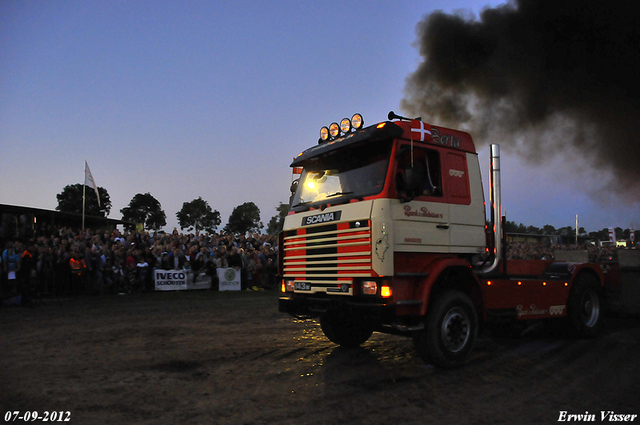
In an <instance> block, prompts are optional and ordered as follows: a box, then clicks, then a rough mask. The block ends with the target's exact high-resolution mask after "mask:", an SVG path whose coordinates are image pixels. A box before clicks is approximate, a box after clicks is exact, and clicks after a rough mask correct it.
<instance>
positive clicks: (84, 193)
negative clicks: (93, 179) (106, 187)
mask: <svg viewBox="0 0 640 425" xmlns="http://www.w3.org/2000/svg"><path fill="white" fill-rule="evenodd" d="M84 175H85V179H86V176H87V160H85V161H84ZM86 190H87V185H86V184H84V183H83V184H82V232H83V233H84V203H85V195H86Z"/></svg>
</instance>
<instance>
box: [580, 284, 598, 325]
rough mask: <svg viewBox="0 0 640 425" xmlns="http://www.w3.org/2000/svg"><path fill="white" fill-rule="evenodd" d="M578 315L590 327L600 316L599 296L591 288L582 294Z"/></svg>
mask: <svg viewBox="0 0 640 425" xmlns="http://www.w3.org/2000/svg"><path fill="white" fill-rule="evenodd" d="M580 317H581V318H582V321H583V322H584V324H585V325H586V326H588V327H592V326H594V325H595V324H596V323H597V322H598V319H599V317H600V298H599V297H598V294H596V293H595V292H594V291H593V290H588V291H586V292H585V293H584V294H583V295H582V302H581V303H580Z"/></svg>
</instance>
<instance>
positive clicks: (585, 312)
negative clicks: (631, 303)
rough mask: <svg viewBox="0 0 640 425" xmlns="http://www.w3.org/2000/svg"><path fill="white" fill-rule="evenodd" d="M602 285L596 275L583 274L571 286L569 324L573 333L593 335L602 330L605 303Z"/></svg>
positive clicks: (585, 335)
mask: <svg viewBox="0 0 640 425" xmlns="http://www.w3.org/2000/svg"><path fill="white" fill-rule="evenodd" d="M600 293H601V291H600V285H599V284H598V280H597V279H596V278H595V276H593V275H591V274H581V275H580V276H578V278H577V280H576V282H575V283H574V284H573V287H572V288H571V293H570V295H569V304H568V311H567V313H568V317H567V320H568V324H569V327H570V328H571V331H572V332H573V334H575V335H577V336H582V337H591V336H595V335H597V334H599V333H600V331H601V330H602V320H603V316H604V305H603V302H602V298H601V296H600Z"/></svg>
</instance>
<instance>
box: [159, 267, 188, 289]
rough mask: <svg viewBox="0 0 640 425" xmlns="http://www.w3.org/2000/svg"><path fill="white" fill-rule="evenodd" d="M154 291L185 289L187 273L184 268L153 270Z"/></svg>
mask: <svg viewBox="0 0 640 425" xmlns="http://www.w3.org/2000/svg"><path fill="white" fill-rule="evenodd" d="M153 278H154V280H155V282H156V291H175V290H181V289H187V278H188V273H187V272H186V271H184V270H154V271H153Z"/></svg>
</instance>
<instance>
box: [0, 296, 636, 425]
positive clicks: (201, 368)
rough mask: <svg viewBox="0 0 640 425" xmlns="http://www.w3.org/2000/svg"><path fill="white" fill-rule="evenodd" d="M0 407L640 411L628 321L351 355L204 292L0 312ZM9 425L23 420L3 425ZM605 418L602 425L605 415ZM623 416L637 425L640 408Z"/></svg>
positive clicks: (364, 419)
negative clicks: (426, 349)
mask: <svg viewBox="0 0 640 425" xmlns="http://www.w3.org/2000/svg"><path fill="white" fill-rule="evenodd" d="M0 326H1V327H0V352H1V355H0V371H1V372H0V408H1V409H0V413H1V414H2V418H4V415H5V413H6V412H7V411H20V412H22V413H23V412H25V411H26V410H30V411H33V410H37V411H38V412H40V413H41V414H43V413H44V412H45V411H69V412H70V417H71V421H70V423H74V424H133V423H143V424H178V423H180V424H200V423H202V424H296V425H300V424H337V423H344V424H367V425H373V424H414V423H415V424H418V423H420V424H423V423H432V424H444V423H463V424H514V423H519V424H551V423H557V421H558V419H559V416H560V412H561V411H566V412H567V414H584V413H585V412H586V411H588V412H589V414H595V415H596V419H598V420H599V419H600V411H609V410H614V411H615V412H616V413H634V414H640V357H639V354H640V317H638V316H635V317H611V318H609V319H608V320H607V323H606V327H605V333H604V335H602V336H601V337H599V338H597V339H595V340H567V339H562V338H558V337H555V336H553V335H551V334H549V333H548V331H546V330H544V328H542V327H540V328H532V329H529V331H528V332H527V333H525V335H524V336H523V337H521V338H519V339H516V340H508V339H492V338H488V337H487V336H483V337H481V338H480V340H479V342H478V344H477V346H476V350H475V352H474V354H473V357H472V359H471V361H470V363H469V364H467V365H466V366H465V367H463V368H461V369H458V370H454V371H444V370H439V369H434V368H433V367H431V366H426V365H424V364H422V363H421V361H420V359H419V358H418V357H417V355H416V354H415V352H414V351H413V347H412V343H411V340H410V339H405V338H401V337H395V336H389V335H382V334H374V335H373V337H372V338H371V339H370V340H369V341H368V342H367V343H366V344H365V345H364V346H363V347H362V348H360V349H358V350H344V349H341V348H339V347H337V346H336V345H334V344H332V343H330V342H329V341H328V340H326V339H325V338H324V336H323V334H322V331H321V330H320V328H319V325H318V324H317V323H316V322H314V321H305V322H300V321H295V320H294V319H292V318H291V317H289V316H286V315H283V314H281V313H278V312H277V293H275V292H262V293H255V292H242V293H218V292H209V291H196V292H189V293H187V292H174V293H150V294H140V295H133V296H125V297H118V296H105V297H99V298H82V299H66V300H60V301H57V300H47V301H46V303H44V304H38V305H37V306H36V308H34V309H26V308H0ZM16 423H23V422H21V421H16ZM607 423H608V422H607ZM632 423H640V419H638V417H636V418H635V420H634V422H632Z"/></svg>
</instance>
